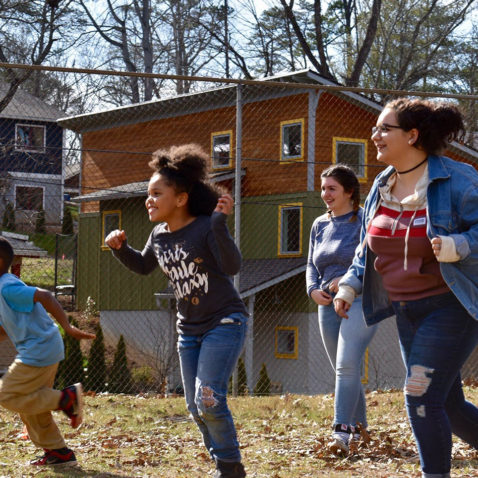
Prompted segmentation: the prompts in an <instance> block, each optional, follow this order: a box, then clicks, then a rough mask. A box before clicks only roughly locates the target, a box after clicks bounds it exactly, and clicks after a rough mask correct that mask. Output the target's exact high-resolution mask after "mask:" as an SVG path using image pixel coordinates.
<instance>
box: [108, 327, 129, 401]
mask: <svg viewBox="0 0 478 478" xmlns="http://www.w3.org/2000/svg"><path fill="white" fill-rule="evenodd" d="M108 391H109V392H112V393H132V392H133V391H134V387H133V380H132V378H131V372H130V370H129V368H128V358H127V356H126V343H125V341H124V337H123V336H122V335H121V336H120V339H119V341H118V346H117V347H116V352H115V358H114V360H113V365H112V367H111V371H110V379H109V383H108Z"/></svg>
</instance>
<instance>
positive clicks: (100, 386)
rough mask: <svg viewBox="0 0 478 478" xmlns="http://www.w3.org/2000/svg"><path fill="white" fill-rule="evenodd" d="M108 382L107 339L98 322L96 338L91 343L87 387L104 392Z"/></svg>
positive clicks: (87, 388)
mask: <svg viewBox="0 0 478 478" xmlns="http://www.w3.org/2000/svg"><path fill="white" fill-rule="evenodd" d="M105 383H106V361H105V341H104V337H103V330H102V329H101V325H100V324H98V327H97V329H96V338H95V340H94V341H93V343H92V344H91V349H90V354H89V357H88V377H87V378H86V380H85V389H86V390H92V391H94V392H104V391H105Z"/></svg>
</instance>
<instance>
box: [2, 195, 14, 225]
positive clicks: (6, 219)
mask: <svg viewBox="0 0 478 478" xmlns="http://www.w3.org/2000/svg"><path fill="white" fill-rule="evenodd" d="M2 227H3V228H4V229H8V230H9V231H15V209H14V208H13V204H12V203H11V202H10V201H8V202H7V204H6V205H5V211H4V213H3V220H2Z"/></svg>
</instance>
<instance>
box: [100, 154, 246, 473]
mask: <svg viewBox="0 0 478 478" xmlns="http://www.w3.org/2000/svg"><path fill="white" fill-rule="evenodd" d="M207 159H208V158H207V156H206V155H205V153H204V152H203V151H202V150H201V149H200V148H199V147H198V146H195V145H184V146H179V147H172V148H171V149H170V150H169V151H163V150H159V151H156V153H154V154H153V160H152V161H151V162H150V166H151V168H152V169H153V170H154V171H155V172H154V173H153V175H152V176H151V179H150V181H149V185H148V198H147V199H146V208H147V210H148V215H149V219H150V221H152V222H158V223H159V224H158V225H157V226H156V227H155V228H154V229H153V231H152V232H151V234H150V236H149V239H148V241H147V243H146V245H145V247H144V249H143V251H142V252H140V251H137V250H135V249H133V248H131V247H130V246H129V245H128V244H127V240H126V234H125V232H124V231H119V230H116V231H113V232H112V233H111V234H109V235H108V237H107V238H106V241H105V242H106V244H108V246H110V247H111V248H112V250H113V253H114V255H115V256H116V257H117V258H118V259H119V260H120V261H121V262H122V263H123V264H124V265H126V267H128V268H129V269H131V270H133V271H134V272H137V273H138V274H149V273H151V272H152V271H153V270H154V269H156V267H158V265H159V266H160V267H161V269H162V270H163V272H164V273H165V274H166V276H167V277H168V279H169V281H170V283H171V286H172V287H173V290H174V295H175V297H176V301H177V317H178V321H177V329H178V334H179V338H178V352H179V360H180V365H181V375H182V380H183V386H184V395H185V399H186V404H187V407H188V410H189V411H190V412H191V415H192V417H193V418H194V420H195V421H196V423H197V425H198V427H199V430H200V431H201V433H202V435H203V439H204V444H205V445H206V447H207V449H208V451H209V453H210V454H211V456H212V458H213V459H214V460H215V462H216V472H215V474H214V477H215V478H221V477H227V478H242V477H244V476H246V473H245V471H244V467H243V466H242V463H241V454H240V451H239V444H238V441H237V437H236V430H235V427H234V422H233V420H232V416H231V412H230V411H229V408H228V406H227V387H228V382H229V378H230V376H231V374H232V371H233V370H234V367H235V365H236V362H237V359H238V358H239V355H240V353H241V350H242V347H243V344H244V339H245V333H246V323H247V312H246V309H245V306H244V303H243V302H242V300H241V299H240V297H239V294H238V292H237V291H236V289H235V288H234V285H233V283H232V280H231V278H230V276H231V275H234V274H236V273H237V272H239V268H240V266H241V254H240V252H239V250H238V248H237V247H236V245H235V243H234V241H233V239H232V237H231V236H230V234H229V231H228V229H227V225H226V217H227V214H230V213H231V212H232V208H233V200H232V198H231V196H230V195H228V194H223V195H220V194H219V192H218V190H216V189H215V188H214V187H213V185H212V184H211V183H209V182H208V181H207Z"/></svg>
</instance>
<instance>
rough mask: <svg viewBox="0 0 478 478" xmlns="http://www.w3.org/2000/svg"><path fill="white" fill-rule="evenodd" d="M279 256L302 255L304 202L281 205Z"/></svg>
mask: <svg viewBox="0 0 478 478" xmlns="http://www.w3.org/2000/svg"><path fill="white" fill-rule="evenodd" d="M278 249H279V250H278V253H279V256H300V255H302V203H295V204H287V205H283V206H279V247H278Z"/></svg>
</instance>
